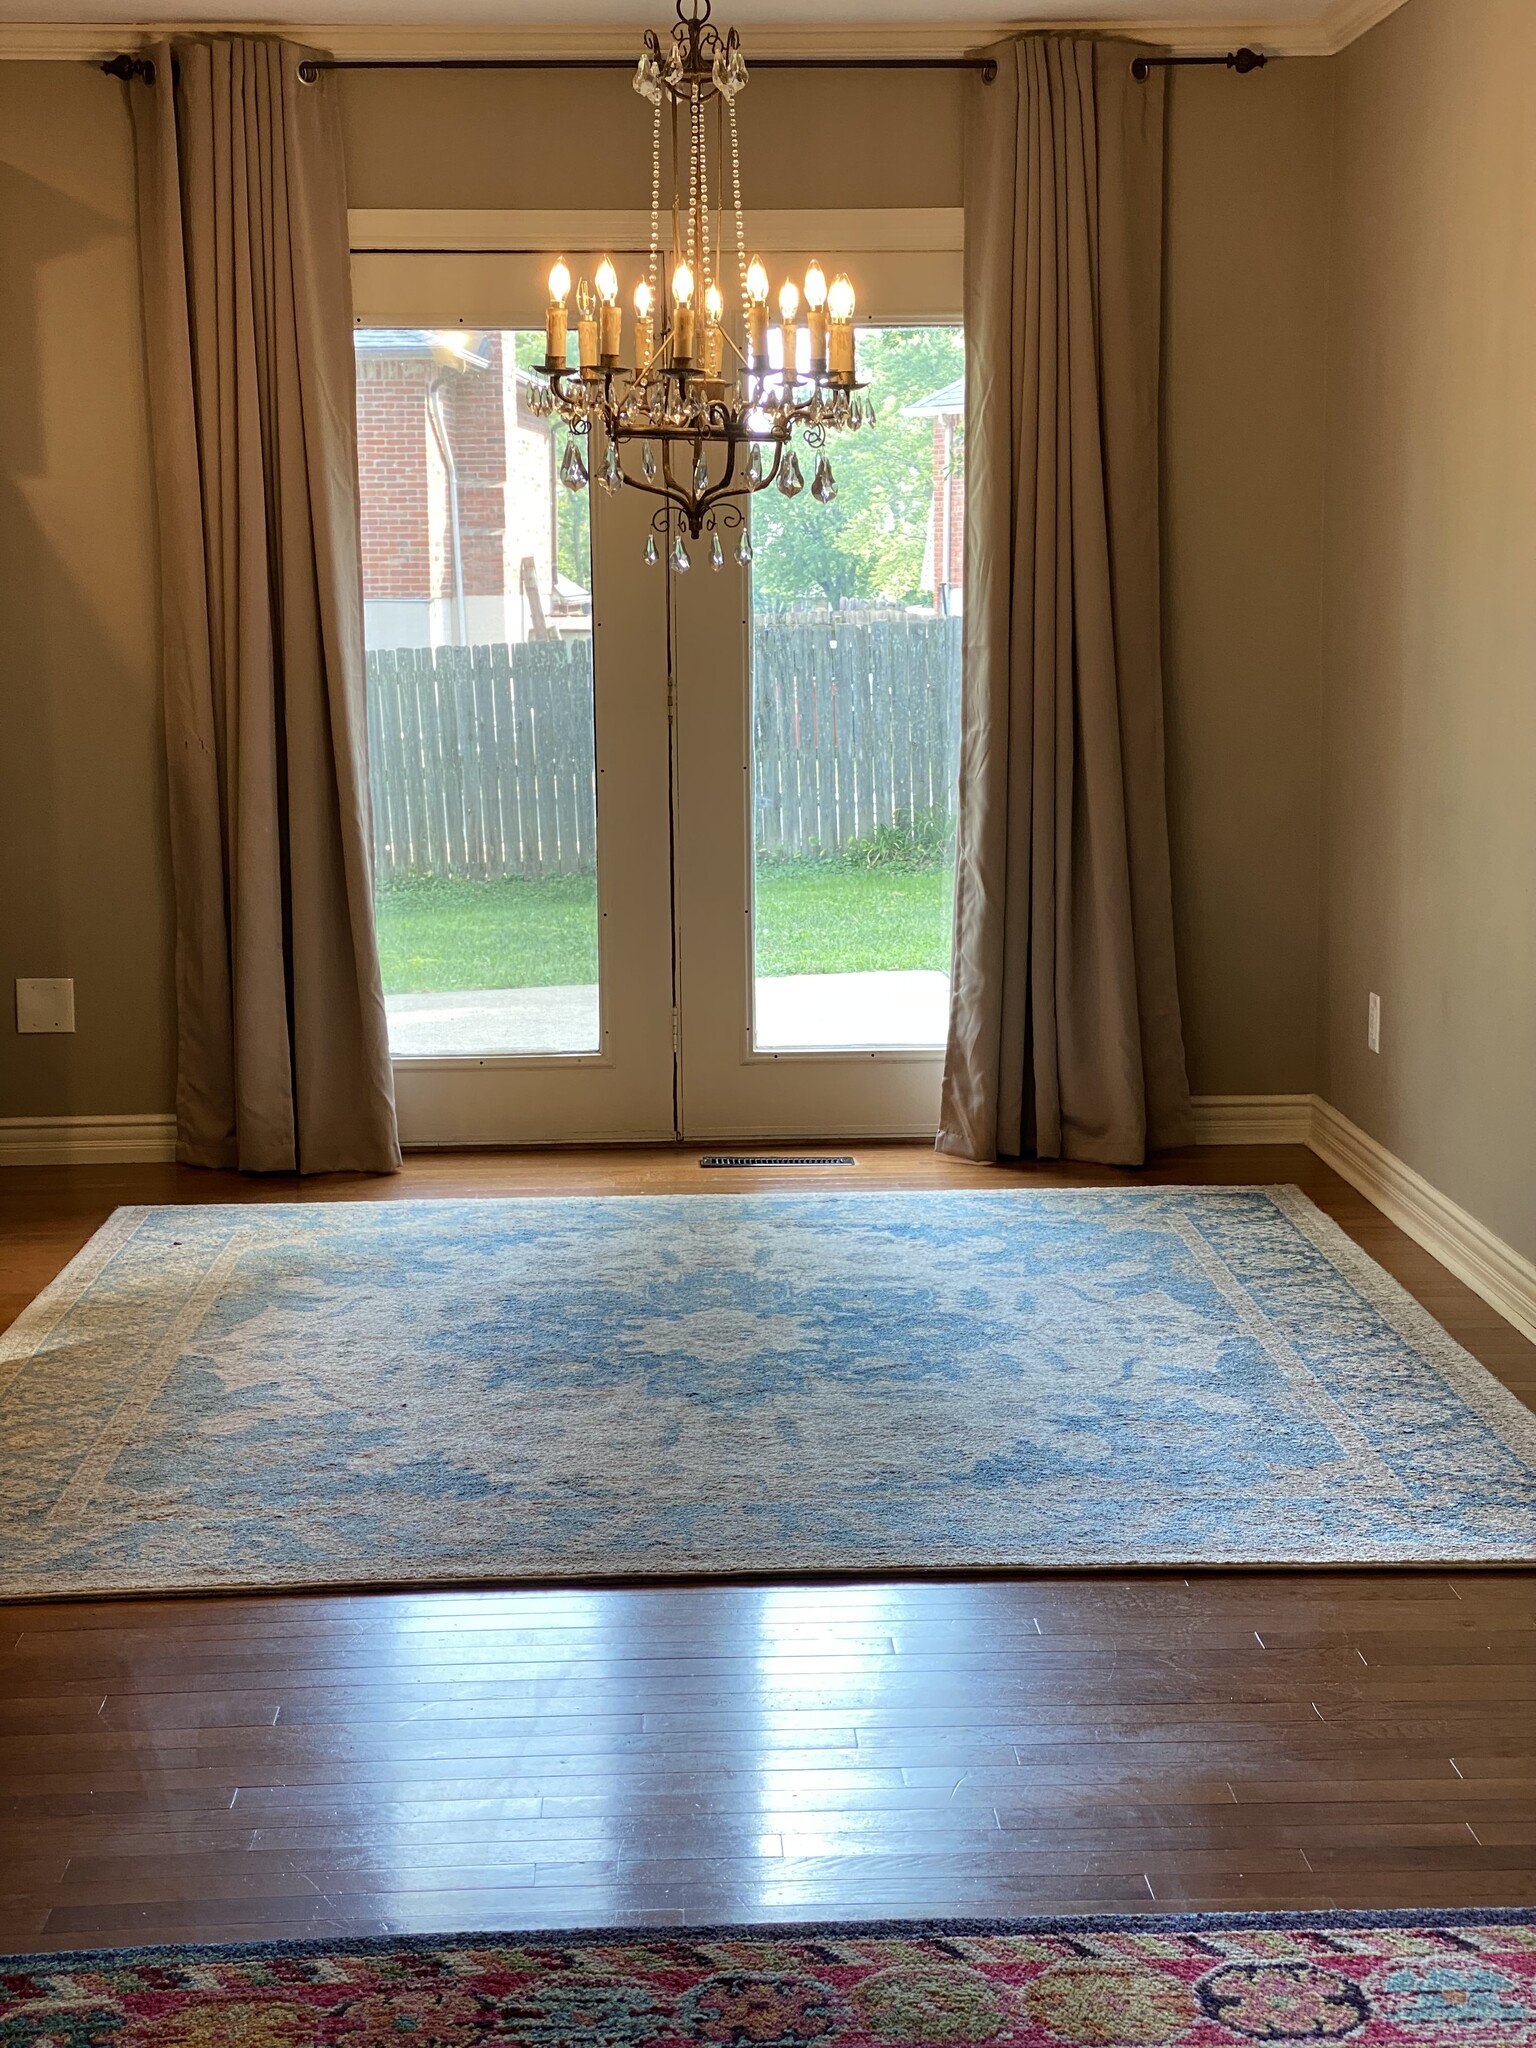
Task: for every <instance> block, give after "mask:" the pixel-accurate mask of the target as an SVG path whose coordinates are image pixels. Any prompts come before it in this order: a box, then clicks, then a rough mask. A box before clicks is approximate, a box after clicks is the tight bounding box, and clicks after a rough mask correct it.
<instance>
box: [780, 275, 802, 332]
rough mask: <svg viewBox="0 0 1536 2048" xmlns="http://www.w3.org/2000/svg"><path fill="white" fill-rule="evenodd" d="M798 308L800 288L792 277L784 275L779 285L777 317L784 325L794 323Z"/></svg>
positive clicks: (787, 325)
mask: <svg viewBox="0 0 1536 2048" xmlns="http://www.w3.org/2000/svg"><path fill="white" fill-rule="evenodd" d="M799 310H800V290H799V287H798V286H797V285H796V283H795V281H794V279H793V278H789V277H786V278H785V280H784V282H783V283H782V284H781V285H780V286H779V318H780V319H781V320H782V321H783V322H784V324H785V326H786V327H789V326H792V325H793V324H794V318H795V315H796V314H797V313H798V312H799Z"/></svg>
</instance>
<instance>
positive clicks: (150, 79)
mask: <svg viewBox="0 0 1536 2048" xmlns="http://www.w3.org/2000/svg"><path fill="white" fill-rule="evenodd" d="M101 68H102V70H103V71H104V72H105V73H106V75H107V77H108V78H120V79H122V81H123V83H124V84H125V85H130V84H132V82H133V81H134V79H140V80H142V82H143V83H144V84H145V85H153V84H154V82H155V67H154V64H153V62H152V61H151V60H150V59H149V58H148V57H131V56H129V55H128V54H127V52H126V51H125V52H124V54H123V55H122V56H121V57H109V58H108V59H107V61H106V62H105V63H104V64H103V65H102V67H101Z"/></svg>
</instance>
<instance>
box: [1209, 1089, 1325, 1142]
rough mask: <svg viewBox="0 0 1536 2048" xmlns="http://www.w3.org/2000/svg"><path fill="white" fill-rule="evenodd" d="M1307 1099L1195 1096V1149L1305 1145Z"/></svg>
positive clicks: (1309, 1129)
mask: <svg viewBox="0 0 1536 2048" xmlns="http://www.w3.org/2000/svg"><path fill="white" fill-rule="evenodd" d="M1312 1100H1313V1098H1312V1097H1311V1096H1310V1095H1197V1096H1196V1097H1195V1100H1194V1105H1193V1107H1194V1112H1195V1143H1196V1144H1197V1145H1305V1144H1307V1143H1308V1141H1309V1140H1310V1138H1311V1136H1312Z"/></svg>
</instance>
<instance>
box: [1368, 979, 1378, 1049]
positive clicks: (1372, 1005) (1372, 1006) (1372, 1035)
mask: <svg viewBox="0 0 1536 2048" xmlns="http://www.w3.org/2000/svg"><path fill="white" fill-rule="evenodd" d="M1365 1043H1366V1046H1367V1048H1368V1050H1369V1051H1371V1052H1380V1051H1381V997H1380V996H1379V995H1376V994H1375V993H1374V992H1373V993H1372V996H1371V1000H1370V1002H1369V1003H1368V1004H1367V1005H1366V1011H1365Z"/></svg>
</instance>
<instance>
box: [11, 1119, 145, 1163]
mask: <svg viewBox="0 0 1536 2048" xmlns="http://www.w3.org/2000/svg"><path fill="white" fill-rule="evenodd" d="M175 1157H176V1119H175V1117H173V1116H11V1117H0V1166H86V1165H90V1164H93V1163H94V1164H95V1165H98V1166H107V1165H113V1166H127V1165H133V1164H138V1163H145V1162H151V1161H163V1160H167V1159H174V1158H175Z"/></svg>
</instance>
